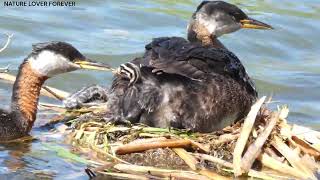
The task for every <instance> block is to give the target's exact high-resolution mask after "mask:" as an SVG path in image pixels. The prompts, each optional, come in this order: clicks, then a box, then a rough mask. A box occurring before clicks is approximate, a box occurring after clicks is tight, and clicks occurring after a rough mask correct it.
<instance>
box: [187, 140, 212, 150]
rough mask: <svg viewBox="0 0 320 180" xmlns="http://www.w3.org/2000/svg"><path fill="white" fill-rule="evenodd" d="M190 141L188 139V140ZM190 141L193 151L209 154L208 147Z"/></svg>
mask: <svg viewBox="0 0 320 180" xmlns="http://www.w3.org/2000/svg"><path fill="white" fill-rule="evenodd" d="M188 140H190V139H188ZM190 141H191V146H192V148H193V149H194V150H196V151H199V152H202V153H209V152H210V147H209V146H204V145H203V144H200V143H198V142H195V141H193V140H190Z"/></svg>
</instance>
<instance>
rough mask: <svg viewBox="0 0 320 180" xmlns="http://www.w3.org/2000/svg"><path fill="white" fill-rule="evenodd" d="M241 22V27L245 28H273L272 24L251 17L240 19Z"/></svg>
mask: <svg viewBox="0 0 320 180" xmlns="http://www.w3.org/2000/svg"><path fill="white" fill-rule="evenodd" d="M240 23H241V28H245V29H273V27H272V26H270V25H268V24H266V23H263V22H261V21H258V20H255V19H251V18H248V19H243V20H240Z"/></svg>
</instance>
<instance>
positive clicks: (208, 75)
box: [65, 1, 272, 132]
mask: <svg viewBox="0 0 320 180" xmlns="http://www.w3.org/2000/svg"><path fill="white" fill-rule="evenodd" d="M242 28H252V29H272V27H271V26H269V25H267V24H265V23H262V22H260V21H257V20H254V19H252V18H249V17H248V16H247V15H246V14H245V13H244V12H243V11H242V10H241V9H239V8H238V7H237V6H235V5H232V4H229V3H226V2H223V1H204V2H202V3H201V4H200V5H199V6H198V7H197V10H196V11H195V13H194V14H193V15H192V18H191V20H190V23H189V26H188V40H189V41H187V40H185V39H184V38H181V37H165V38H156V39H154V40H153V41H152V42H151V43H150V44H148V45H146V52H145V54H144V56H143V57H140V58H136V59H134V60H132V61H131V62H129V63H125V64H122V65H121V66H120V68H119V72H120V75H116V76H115V80H114V81H113V83H112V87H111V89H110V90H109V91H108V92H107V93H106V90H104V89H103V88H101V87H99V86H93V87H89V88H85V89H83V90H82V91H80V92H79V93H77V94H75V95H73V96H71V97H70V98H69V99H68V100H67V101H65V105H66V106H67V107H69V108H74V107H79V106H81V105H82V104H83V103H86V102H90V101H91V100H93V99H95V98H97V97H103V98H104V99H108V100H107V106H108V107H107V110H108V112H107V113H106V115H105V119H106V120H107V121H125V120H129V121H131V122H133V123H136V122H140V123H145V124H147V125H150V126H155V127H176V128H185V129H191V130H193V131H200V132H212V131H214V130H218V129H221V128H223V127H225V126H227V125H230V124H231V123H232V122H234V121H236V120H239V119H240V118H242V117H243V116H245V115H246V114H247V113H248V111H249V109H250V107H251V105H252V104H253V102H254V101H255V100H256V98H257V91H256V89H255V87H254V83H253V82H252V80H251V78H250V77H249V76H248V74H247V72H246V70H245V68H244V66H243V65H242V63H241V61H240V60H239V59H238V58H237V57H236V56H235V55H234V54H233V53H232V52H230V51H228V50H227V49H226V48H225V47H224V46H223V45H222V43H220V42H219V41H218V39H217V38H218V37H220V36H222V35H223V34H227V33H231V32H234V31H237V30H239V29H242ZM97 94H98V95H97ZM98 99H99V98H98Z"/></svg>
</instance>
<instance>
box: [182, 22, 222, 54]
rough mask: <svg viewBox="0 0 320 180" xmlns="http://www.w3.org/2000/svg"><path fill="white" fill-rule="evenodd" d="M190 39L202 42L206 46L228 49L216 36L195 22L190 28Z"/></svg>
mask: <svg viewBox="0 0 320 180" xmlns="http://www.w3.org/2000/svg"><path fill="white" fill-rule="evenodd" d="M188 40H189V41H190V42H201V44H202V45H204V46H210V47H214V48H222V49H227V48H226V47H225V46H224V45H223V44H222V43H221V42H220V41H219V40H218V39H217V38H216V37H213V36H212V35H211V34H210V33H209V32H208V30H207V29H206V28H205V27H204V26H203V25H201V24H198V23H193V24H191V27H190V28H189V32H188Z"/></svg>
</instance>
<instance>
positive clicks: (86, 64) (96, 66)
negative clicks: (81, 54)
mask: <svg viewBox="0 0 320 180" xmlns="http://www.w3.org/2000/svg"><path fill="white" fill-rule="evenodd" d="M74 63H75V64H77V65H79V66H80V68H81V69H90V70H100V71H115V69H113V68H112V67H111V66H110V65H108V64H104V63H100V62H95V61H92V60H90V59H76V60H75V61H74Z"/></svg>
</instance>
